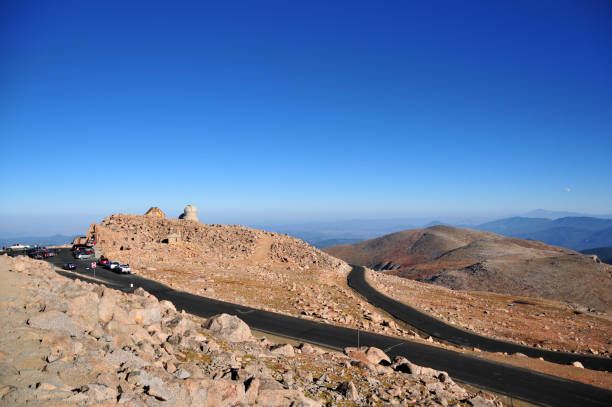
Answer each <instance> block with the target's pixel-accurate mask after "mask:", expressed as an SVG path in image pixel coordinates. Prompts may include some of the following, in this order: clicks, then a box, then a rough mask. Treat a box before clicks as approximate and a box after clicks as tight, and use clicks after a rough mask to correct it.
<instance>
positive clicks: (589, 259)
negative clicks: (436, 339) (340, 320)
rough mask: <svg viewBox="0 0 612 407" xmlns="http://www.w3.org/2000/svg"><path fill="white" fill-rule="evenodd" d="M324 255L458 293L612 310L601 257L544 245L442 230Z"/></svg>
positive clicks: (611, 280) (610, 284) (610, 274)
mask: <svg viewBox="0 0 612 407" xmlns="http://www.w3.org/2000/svg"><path fill="white" fill-rule="evenodd" d="M324 250H325V252H327V253H329V254H331V255H333V256H336V257H338V258H341V259H343V260H345V261H347V262H348V263H354V264H360V265H364V266H366V267H369V268H372V269H374V270H379V271H384V272H385V273H386V274H392V275H397V276H400V277H406V278H411V279H415V280H418V281H424V282H428V283H433V284H437V285H442V286H445V287H448V288H452V289H456V290H473V291H490V292H497V293H502V294H509V295H521V296H526V297H537V298H544V299H551V300H557V301H569V302H572V303H575V304H576V307H579V308H580V309H581V310H585V311H587V310H589V309H590V311H593V312H600V313H601V312H605V313H609V312H610V311H612V266H610V265H607V264H604V263H602V262H601V261H599V259H598V258H597V257H596V256H593V255H583V254H580V253H578V252H574V251H572V250H569V249H564V248H560V247H555V246H549V245H547V244H544V243H541V242H536V241H530V240H522V239H516V238H507V237H503V236H500V235H496V234H493V233H488V232H481V231H474V230H470V229H462V228H455V227H450V226H442V225H440V226H433V227H430V228H426V229H414V230H406V231H403V232H398V233H393V234H391V235H387V236H383V237H380V238H377V239H372V240H368V241H365V242H359V243H355V244H352V245H346V246H336V247H331V248H326V249H324ZM578 304H579V305H578Z"/></svg>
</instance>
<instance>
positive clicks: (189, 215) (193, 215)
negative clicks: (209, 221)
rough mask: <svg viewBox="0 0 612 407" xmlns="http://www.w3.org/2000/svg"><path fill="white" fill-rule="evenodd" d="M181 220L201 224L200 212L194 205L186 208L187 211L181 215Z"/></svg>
mask: <svg viewBox="0 0 612 407" xmlns="http://www.w3.org/2000/svg"><path fill="white" fill-rule="evenodd" d="M179 219H184V220H193V221H195V222H199V220H198V210H197V209H196V207H195V206H193V205H187V206H186V207H185V210H184V211H183V213H182V214H181V216H179Z"/></svg>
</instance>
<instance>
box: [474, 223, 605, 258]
mask: <svg viewBox="0 0 612 407" xmlns="http://www.w3.org/2000/svg"><path fill="white" fill-rule="evenodd" d="M473 229H477V230H484V231H487V232H492V233H497V234H500V235H504V236H508V237H518V238H521V239H529V240H539V241H542V242H545V243H548V244H551V245H554V246H562V247H567V248H569V249H573V250H583V249H590V248H593V247H605V246H612V219H601V218H593V217H586V216H581V217H577V216H575V217H565V218H559V219H552V220H551V219H543V218H526V217H512V218H507V219H500V220H496V221H493V222H487V223H483V224H482V225H478V226H475V227H473Z"/></svg>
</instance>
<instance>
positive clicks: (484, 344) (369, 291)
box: [348, 266, 612, 372]
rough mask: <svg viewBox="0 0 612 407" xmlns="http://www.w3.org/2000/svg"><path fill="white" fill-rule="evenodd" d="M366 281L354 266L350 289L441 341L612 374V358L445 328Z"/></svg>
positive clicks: (441, 323)
mask: <svg viewBox="0 0 612 407" xmlns="http://www.w3.org/2000/svg"><path fill="white" fill-rule="evenodd" d="M364 277H365V272H364V268H363V267H361V266H354V267H353V270H352V271H351V272H350V274H349V276H348V284H349V286H350V287H351V288H352V289H354V290H355V291H357V292H358V293H360V294H361V295H362V296H364V297H365V298H366V299H367V300H368V302H370V303H371V304H373V305H375V306H377V307H379V308H381V309H383V310H385V311H386V312H388V313H389V314H391V315H393V316H394V317H395V318H397V319H399V320H401V321H404V322H406V323H407V324H408V325H411V326H413V327H415V328H417V329H418V330H420V331H422V332H425V333H427V334H429V335H431V336H432V337H434V338H437V339H439V340H443V341H447V342H450V343H454V344H456V345H460V346H466V347H469V348H478V349H481V350H484V351H487V352H507V353H509V354H512V353H517V352H518V353H522V354H525V355H527V356H529V357H532V358H539V357H542V358H544V360H547V361H549V362H554V363H559V364H562V365H568V364H571V363H572V362H574V361H579V362H580V363H582V365H583V366H584V367H587V368H589V369H595V370H603V371H608V372H612V359H610V358H603V357H598V356H590V355H579V354H573V353H565V352H553V351H549V350H543V349H537V348H531V347H529V346H522V345H517V344H515V343H511V342H506V341H500V340H497V339H492V338H487V337H485V336H480V335H477V334H474V333H471V332H468V331H464V330H462V329H459V328H456V327H454V326H451V325H448V324H445V323H444V322H442V321H440V320H438V319H436V318H433V317H431V316H429V315H427V314H425V313H422V312H420V311H418V310H416V309H414V308H412V307H409V306H407V305H405V304H402V303H401V302H398V301H395V300H393V299H391V298H389V297H387V296H385V295H384V294H381V293H380V292H378V291H376V290H375V289H374V288H373V287H372V286H371V285H369V284H368V283H367V282H366V281H365V278H364Z"/></svg>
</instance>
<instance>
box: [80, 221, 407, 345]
mask: <svg viewBox="0 0 612 407" xmlns="http://www.w3.org/2000/svg"><path fill="white" fill-rule="evenodd" d="M173 234H177V235H180V239H179V241H178V242H174V243H172V241H171V242H170V243H162V242H164V241H166V239H168V236H170V235H173ZM88 237H94V240H96V241H97V244H98V246H99V247H100V249H102V252H103V253H104V255H105V256H107V257H109V258H110V259H111V260H116V261H120V262H123V263H129V264H130V265H131V267H132V270H133V271H134V272H136V273H137V274H140V275H142V276H143V277H146V278H150V279H153V280H157V281H159V282H161V283H164V284H166V285H169V286H171V287H173V288H175V289H179V290H184V291H188V292H191V293H194V294H197V295H202V296H205V297H209V298H215V299H219V300H223V301H229V302H233V303H238V304H243V305H248V306H252V307H255V308H260V309H268V310H271V311H275V312H281V313H285V314H289V315H294V316H300V317H302V318H306V319H313V320H318V321H323V322H326V323H332V324H336V325H342V326H350V327H354V328H360V329H362V330H369V331H372V332H379V333H386V334H391V335H396V336H399V337H404V338H407V337H413V336H414V334H413V333H412V332H411V331H410V330H408V329H404V328H402V327H399V326H397V325H395V324H393V323H392V322H391V321H390V320H389V319H388V318H384V317H382V316H381V315H380V314H379V312H378V311H376V310H375V309H374V307H372V306H371V305H369V304H367V303H363V302H362V301H361V299H360V298H359V297H358V296H357V295H356V294H354V293H353V292H352V290H350V288H348V286H347V284H346V276H347V274H348V271H349V270H350V267H349V266H348V265H347V264H346V263H345V262H343V261H341V260H338V259H336V258H334V257H332V256H330V255H328V254H326V253H324V252H321V251H320V250H318V249H315V248H313V247H311V246H309V245H308V244H306V243H304V242H303V241H301V240H298V239H295V238H292V237H290V236H286V235H279V234H276V233H268V232H264V231H261V230H257V229H251V228H247V227H243V226H225V225H206V224H202V223H200V222H193V221H187V220H178V219H165V218H161V217H147V216H137V215H112V216H110V217H107V218H106V219H104V220H103V221H102V222H101V223H100V224H92V226H91V228H90V229H89V231H88Z"/></svg>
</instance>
